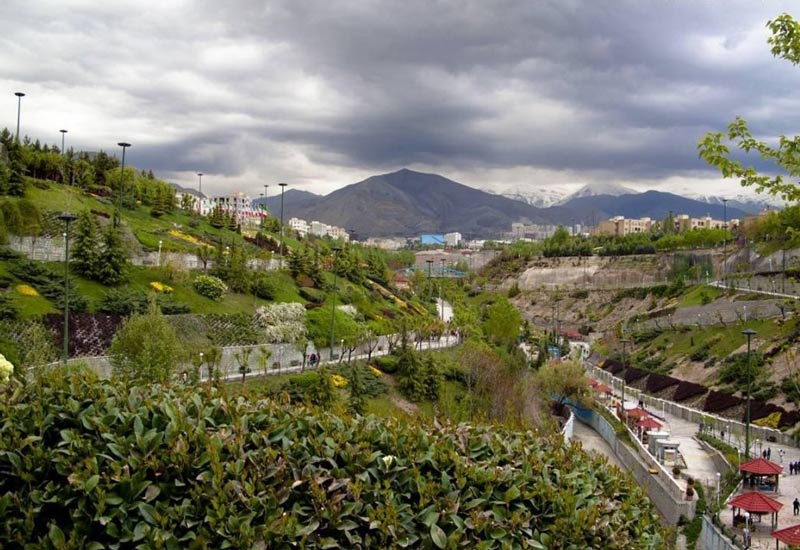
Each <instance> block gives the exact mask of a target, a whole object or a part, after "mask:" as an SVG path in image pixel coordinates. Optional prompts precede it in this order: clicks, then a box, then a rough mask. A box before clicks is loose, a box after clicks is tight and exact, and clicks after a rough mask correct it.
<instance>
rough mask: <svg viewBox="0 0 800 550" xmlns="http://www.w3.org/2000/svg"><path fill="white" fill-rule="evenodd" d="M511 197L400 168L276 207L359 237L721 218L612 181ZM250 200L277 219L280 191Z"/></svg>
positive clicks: (718, 209) (301, 194)
mask: <svg viewBox="0 0 800 550" xmlns="http://www.w3.org/2000/svg"><path fill="white" fill-rule="evenodd" d="M530 192H531V190H526V191H525V193H526V194H529V193H530ZM519 197H520V193H517V194H516V196H512V197H507V196H503V195H496V194H492V193H486V192H484V191H481V190H478V189H475V188H473V187H469V186H466V185H462V184H460V183H457V182H455V181H452V180H449V179H447V178H444V177H442V176H439V175H436V174H427V173H422V172H416V171H413V170H408V169H402V170H399V171H397V172H392V173H389V174H382V175H377V176H372V177H370V178H367V179H365V180H363V181H360V182H358V183H354V184H352V185H348V186H346V187H343V188H341V189H338V190H336V191H334V192H332V193H330V194H328V195H324V196H323V195H315V194H314V193H309V192H307V191H301V190H297V189H290V190H289V191H287V192H286V193H285V195H284V197H283V210H284V219H285V220H288V219H289V218H292V217H297V218H302V219H305V220H307V221H311V220H318V221H321V222H325V223H329V224H332V225H337V226H339V227H344V228H345V229H348V230H353V231H355V232H356V233H357V234H358V235H359V236H361V237H380V236H412V235H418V234H420V233H447V232H451V231H458V232H460V233H462V234H463V235H464V236H465V237H498V236H501V235H502V234H503V233H505V232H508V231H510V229H511V224H512V223H513V222H518V221H522V222H525V223H541V224H555V225H558V224H563V225H568V224H572V223H582V224H584V225H589V226H593V225H596V224H597V223H598V222H600V221H601V220H603V219H608V218H610V217H613V216H617V215H621V216H625V217H629V218H639V217H649V218H652V219H663V218H665V217H666V216H667V215H668V214H669V212H673V213H674V214H688V215H690V216H692V217H700V216H706V215H710V216H712V217H714V218H716V219H722V218H723V216H724V215H725V209H724V208H723V205H722V204H721V201H718V202H716V203H714V202H712V201H711V200H709V201H708V202H704V201H700V200H695V199H691V198H687V197H683V196H679V195H675V194H673V193H666V192H662V191H646V192H644V193H637V192H635V191H633V190H631V189H628V188H626V187H623V186H620V185H616V184H605V185H596V184H595V185H590V186H584V187H582V188H581V189H579V190H578V191H576V192H574V193H572V194H571V195H569V196H566V197H562V198H561V200H559V201H556V202H557V203H556V204H552V203H551V204H549V205H548V206H546V207H538V206H536V205H535V201H531V200H520V198H519ZM709 199H711V198H709ZM254 202H255V203H257V204H260V203H266V206H267V208H268V209H269V210H270V211H271V212H272V213H273V214H274V215H276V216H280V208H281V197H280V195H278V194H276V195H275V196H272V197H268V198H266V199H264V198H261V199H256V201H254ZM532 202H534V204H531V203H532ZM539 204H545V202H544V201H540V202H539ZM747 206H749V205H747V204H746V203H737V202H734V201H729V202H728V204H727V212H726V214H727V218H728V219H733V218H742V217H744V216H746V215H749V214H751V213H752V210H753V209H751V208H745V207H747ZM756 211H757V209H756Z"/></svg>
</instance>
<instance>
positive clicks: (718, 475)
mask: <svg viewBox="0 0 800 550" xmlns="http://www.w3.org/2000/svg"><path fill="white" fill-rule="evenodd" d="M720 477H722V474H720V473H719V472H717V510H719V479H720Z"/></svg>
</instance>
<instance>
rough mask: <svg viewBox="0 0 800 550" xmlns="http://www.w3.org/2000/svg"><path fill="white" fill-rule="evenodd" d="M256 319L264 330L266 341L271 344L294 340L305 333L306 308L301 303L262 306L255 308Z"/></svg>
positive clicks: (302, 336)
mask: <svg viewBox="0 0 800 550" xmlns="http://www.w3.org/2000/svg"><path fill="white" fill-rule="evenodd" d="M256 319H257V321H258V324H259V325H260V326H261V327H262V328H263V329H264V331H265V332H266V335H267V341H269V342H271V343H273V344H277V343H281V342H295V341H297V340H298V339H301V338H304V337H305V335H306V308H305V307H303V304H298V303H294V302H293V303H285V304H272V305H269V306H262V307H260V308H258V310H256Z"/></svg>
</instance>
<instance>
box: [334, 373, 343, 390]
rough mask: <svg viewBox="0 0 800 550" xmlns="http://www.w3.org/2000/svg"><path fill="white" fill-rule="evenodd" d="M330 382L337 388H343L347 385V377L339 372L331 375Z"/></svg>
mask: <svg viewBox="0 0 800 550" xmlns="http://www.w3.org/2000/svg"><path fill="white" fill-rule="evenodd" d="M331 382H333V385H334V386H336V387H337V388H343V387H345V386H346V385H347V378H345V377H344V376H342V375H340V374H334V375H332V376H331Z"/></svg>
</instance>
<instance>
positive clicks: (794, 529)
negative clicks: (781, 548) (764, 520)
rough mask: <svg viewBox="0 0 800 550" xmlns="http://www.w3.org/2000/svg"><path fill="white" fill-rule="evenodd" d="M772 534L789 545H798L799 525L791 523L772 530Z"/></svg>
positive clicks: (799, 539) (799, 537)
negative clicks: (783, 527)
mask: <svg viewBox="0 0 800 550" xmlns="http://www.w3.org/2000/svg"><path fill="white" fill-rule="evenodd" d="M772 536H773V537H775V538H776V539H778V540H779V541H781V542H784V543H786V544H788V545H790V546H796V545H800V525H792V526H791V527H786V528H785V529H778V530H777V531H773V532H772Z"/></svg>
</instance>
